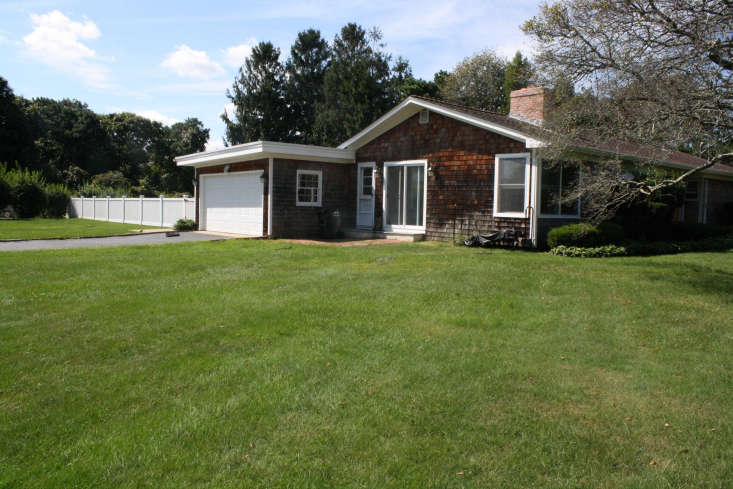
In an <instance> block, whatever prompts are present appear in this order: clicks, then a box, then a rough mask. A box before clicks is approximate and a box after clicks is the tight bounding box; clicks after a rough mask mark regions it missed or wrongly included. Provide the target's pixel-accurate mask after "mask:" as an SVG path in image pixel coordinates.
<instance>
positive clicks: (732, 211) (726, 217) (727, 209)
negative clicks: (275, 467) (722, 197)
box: [715, 202, 733, 226]
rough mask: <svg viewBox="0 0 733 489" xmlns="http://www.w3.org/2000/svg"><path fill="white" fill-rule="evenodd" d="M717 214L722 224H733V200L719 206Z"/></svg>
mask: <svg viewBox="0 0 733 489" xmlns="http://www.w3.org/2000/svg"><path fill="white" fill-rule="evenodd" d="M715 215H716V216H717V218H718V221H719V222H720V224H722V225H724V226H731V225H733V202H726V203H724V204H722V205H721V206H719V207H718V209H717V211H716V213H715Z"/></svg>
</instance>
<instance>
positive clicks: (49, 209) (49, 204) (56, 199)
mask: <svg viewBox="0 0 733 489" xmlns="http://www.w3.org/2000/svg"><path fill="white" fill-rule="evenodd" d="M44 190H45V192H46V213H45V214H46V216H48V217H64V215H66V211H67V210H68V208H69V202H70V200H71V198H70V192H69V189H67V188H66V186H64V185H60V184H50V185H46V188H45V189H44Z"/></svg>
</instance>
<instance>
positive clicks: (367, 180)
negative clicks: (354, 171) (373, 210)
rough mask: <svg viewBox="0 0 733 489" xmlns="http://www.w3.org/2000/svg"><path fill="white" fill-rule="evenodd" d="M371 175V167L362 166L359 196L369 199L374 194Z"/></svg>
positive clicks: (372, 170) (372, 171)
mask: <svg viewBox="0 0 733 489" xmlns="http://www.w3.org/2000/svg"><path fill="white" fill-rule="evenodd" d="M373 174H374V168H373V167H371V166H364V167H362V168H361V195H363V196H369V197H371V196H372V195H373V194H374V187H373V183H372V176H373Z"/></svg>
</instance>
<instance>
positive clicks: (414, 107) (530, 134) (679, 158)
mask: <svg viewBox="0 0 733 489" xmlns="http://www.w3.org/2000/svg"><path fill="white" fill-rule="evenodd" d="M423 109H428V110H431V111H433V112H437V113H439V114H441V115H444V116H447V117H451V118H453V119H457V120H462V121H464V122H467V123H469V124H472V125H475V126H478V127H482V128H484V129H488V130H490V131H494V132H498V133H499V134H504V135H505V136H507V137H510V138H511V139H515V140H518V141H522V142H525V144H526V146H527V147H528V148H538V147H541V146H543V144H544V143H543V141H545V140H546V139H547V136H548V134H547V130H546V129H543V128H541V127H539V126H537V125H536V124H532V123H530V122H526V121H524V120H521V119H518V118H516V117H512V116H508V115H505V114H498V113H496V112H491V111H488V110H482V109H477V108H474V107H467V106H465V105H460V104H455V103H452V102H446V101H444V100H437V99H431V98H427V97H420V96H417V95H411V96H410V97H408V98H406V99H405V100H403V101H402V102H401V103H400V104H399V105H397V106H396V107H395V108H394V109H392V110H390V111H389V112H387V113H386V114H384V115H383V116H382V117H380V118H379V119H377V120H376V121H375V122H374V123H372V124H370V125H369V126H368V127H367V128H366V129H364V130H363V131H360V132H359V133H358V134H356V135H355V136H353V137H352V138H350V139H349V140H348V141H345V142H344V143H342V144H341V145H340V146H339V148H349V149H358V148H360V147H362V146H364V145H365V144H367V143H368V142H369V141H371V140H373V139H374V138H376V137H378V136H379V135H381V134H383V133H385V132H386V131H388V130H390V129H392V128H393V127H395V126H396V125H398V124H400V123H401V122H403V121H405V120H407V119H408V118H410V117H412V116H413V115H415V114H416V113H418V112H420V111H421V110H423ZM583 149H585V150H589V151H591V152H600V153H603V154H607V155H618V156H620V157H622V158H627V159H655V158H661V157H662V156H660V150H658V149H657V148H654V147H652V146H648V145H642V144H638V143H630V142H623V141H609V142H607V143H603V144H596V143H594V144H589V145H587V146H586V147H584V148H583ZM663 161H664V165H665V166H669V167H674V168H681V169H692V168H695V167H698V166H701V165H704V164H705V163H706V161H705V160H704V159H702V158H698V157H697V156H694V155H691V154H688V153H683V152H681V151H672V152H664V153H663ZM705 173H710V174H718V175H727V176H731V177H733V167H730V166H726V165H715V166H713V167H712V168H709V169H707V170H705Z"/></svg>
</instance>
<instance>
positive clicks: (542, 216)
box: [537, 161, 583, 219]
mask: <svg viewBox="0 0 733 489" xmlns="http://www.w3.org/2000/svg"><path fill="white" fill-rule="evenodd" d="M558 163H559V164H560V165H562V164H563V163H564V162H562V161H560V162H558ZM539 168H540V175H539V180H538V186H537V189H538V193H539V202H538V207H537V212H538V213H540V214H539V217H540V219H580V214H581V209H580V205H581V200H580V196H578V212H577V213H575V214H543V213H541V212H542V162H540V163H539ZM560 171H561V172H562V169H561V170H560ZM582 172H583V167H582V165H580V164H578V185H579V186H580V185H581V182H582V178H583V176H582ZM560 175H561V176H560V199H561V200H562V173H561V174H560ZM558 205H559V206H560V209H562V202H558Z"/></svg>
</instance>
